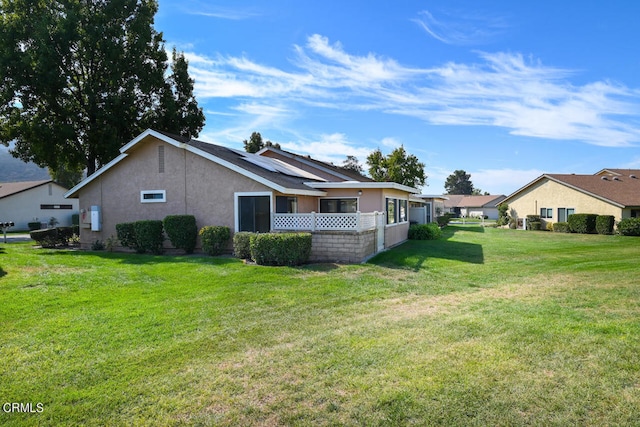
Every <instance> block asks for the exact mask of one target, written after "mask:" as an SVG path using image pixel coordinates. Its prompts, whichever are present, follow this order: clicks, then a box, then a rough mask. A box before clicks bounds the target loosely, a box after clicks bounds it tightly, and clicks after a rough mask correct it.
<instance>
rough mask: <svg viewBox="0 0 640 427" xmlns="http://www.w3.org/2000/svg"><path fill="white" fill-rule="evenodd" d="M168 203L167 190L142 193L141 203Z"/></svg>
mask: <svg viewBox="0 0 640 427" xmlns="http://www.w3.org/2000/svg"><path fill="white" fill-rule="evenodd" d="M166 201H167V192H166V191H165V190H147V191H145V190H143V191H141V192H140V203H163V202H166Z"/></svg>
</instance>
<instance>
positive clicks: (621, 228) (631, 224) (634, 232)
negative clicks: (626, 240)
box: [618, 218, 640, 236]
mask: <svg viewBox="0 0 640 427" xmlns="http://www.w3.org/2000/svg"><path fill="white" fill-rule="evenodd" d="M618 233H620V234H622V235H623V236H640V218H625V219H623V220H622V221H620V222H619V223H618Z"/></svg>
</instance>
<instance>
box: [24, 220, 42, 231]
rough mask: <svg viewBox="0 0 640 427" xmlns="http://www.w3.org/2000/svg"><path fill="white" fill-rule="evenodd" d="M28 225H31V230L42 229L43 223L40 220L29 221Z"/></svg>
mask: <svg viewBox="0 0 640 427" xmlns="http://www.w3.org/2000/svg"><path fill="white" fill-rule="evenodd" d="M27 227H29V230H31V231H33V230H40V229H41V228H42V223H41V222H40V221H37V222H28V223H27Z"/></svg>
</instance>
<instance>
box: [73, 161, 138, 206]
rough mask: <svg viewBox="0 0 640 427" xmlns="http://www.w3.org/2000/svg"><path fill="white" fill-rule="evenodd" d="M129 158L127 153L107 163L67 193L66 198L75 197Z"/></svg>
mask: <svg viewBox="0 0 640 427" xmlns="http://www.w3.org/2000/svg"><path fill="white" fill-rule="evenodd" d="M127 156H128V154H125V153H122V154H120V155H119V156H118V157H116V158H115V159H113V160H111V161H110V162H109V163H107V164H106V165H104V166H103V167H101V168H100V169H98V170H97V171H95V172H94V173H93V174H92V175H90V176H88V177H86V178H85V179H83V180H82V181H80V182H79V183H78V184H77V185H76V186H75V187H73V188H72V189H71V190H69V191H67V192H66V193H64V198H65V199H68V198H70V197H73V196H75V194H76V193H77V192H78V191H79V190H80V189H81V188H83V187H84V186H85V185H87V184H89V183H90V182H91V181H93V180H94V179H96V178H97V177H99V176H100V175H102V174H103V173H105V172H106V171H108V170H109V169H111V168H112V167H114V166H115V165H116V164H117V163H120V162H121V161H122V160H123V159H124V158H125V157H127Z"/></svg>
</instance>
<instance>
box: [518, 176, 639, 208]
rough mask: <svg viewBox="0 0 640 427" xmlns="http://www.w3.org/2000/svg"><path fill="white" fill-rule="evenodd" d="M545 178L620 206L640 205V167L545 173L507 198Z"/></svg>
mask: <svg viewBox="0 0 640 427" xmlns="http://www.w3.org/2000/svg"><path fill="white" fill-rule="evenodd" d="M632 176H634V177H635V178H634V177H632ZM544 179H548V180H551V181H553V182H556V183H558V184H561V185H564V186H566V187H569V188H572V189H574V190H576V191H579V192H581V193H583V194H586V195H588V196H591V197H595V198H596V199H599V200H602V201H604V202H607V203H610V204H612V205H615V206H618V207H620V208H625V207H629V206H640V170H638V169H603V170H602V171H600V172H598V173H596V174H595V175H576V174H544V175H541V176H539V177H538V178H536V179H535V180H533V181H531V182H530V183H528V184H527V185H525V186H524V187H522V188H520V189H519V190H517V191H515V192H514V193H512V194H510V195H509V196H508V197H507V198H506V199H505V200H509V199H511V198H513V197H515V196H517V195H518V194H519V193H521V192H522V191H524V190H526V189H527V188H529V187H531V186H533V185H535V184H537V183H539V182H540V181H542V180H544Z"/></svg>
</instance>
